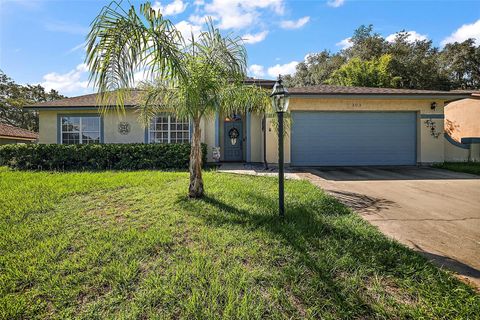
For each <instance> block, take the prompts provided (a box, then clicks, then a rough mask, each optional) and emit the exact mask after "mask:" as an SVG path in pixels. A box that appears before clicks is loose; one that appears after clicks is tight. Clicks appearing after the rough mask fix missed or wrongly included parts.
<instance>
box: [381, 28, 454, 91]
mask: <svg viewBox="0 0 480 320" xmlns="http://www.w3.org/2000/svg"><path fill="white" fill-rule="evenodd" d="M409 38H410V34H409V33H408V32H406V31H400V32H397V33H396V35H395V38H394V40H393V41H391V42H390V43H387V48H386V51H387V52H388V53H389V54H390V55H391V56H392V61H391V65H390V70H391V73H392V74H393V75H395V76H397V77H399V78H400V79H401V80H400V82H399V83H398V87H400V88H408V89H433V90H448V89H449V82H448V79H447V78H446V77H445V76H443V75H442V74H441V72H440V68H439V53H438V52H439V51H438V48H435V47H433V46H432V41H430V40H418V39H417V40H414V41H411V39H409Z"/></svg>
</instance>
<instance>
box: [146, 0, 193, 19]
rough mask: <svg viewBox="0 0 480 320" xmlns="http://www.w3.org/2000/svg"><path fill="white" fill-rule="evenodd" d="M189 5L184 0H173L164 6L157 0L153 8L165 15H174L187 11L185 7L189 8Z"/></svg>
mask: <svg viewBox="0 0 480 320" xmlns="http://www.w3.org/2000/svg"><path fill="white" fill-rule="evenodd" d="M187 5H188V4H187V3H184V2H183V1H182V0H173V1H172V2H171V3H169V4H167V5H166V6H163V5H162V4H161V3H160V1H155V3H154V4H153V5H152V8H153V9H154V10H157V11H160V13H161V14H163V15H164V16H173V15H176V14H180V13H182V12H183V11H185V9H187Z"/></svg>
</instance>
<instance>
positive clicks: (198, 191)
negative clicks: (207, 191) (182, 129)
mask: <svg viewBox="0 0 480 320" xmlns="http://www.w3.org/2000/svg"><path fill="white" fill-rule="evenodd" d="M200 138H201V129H200V118H199V117H198V118H195V119H193V138H192V146H191V150H190V186H189V188H188V196H189V197H190V198H201V197H203V193H204V190H203V178H202V146H201V141H200Z"/></svg>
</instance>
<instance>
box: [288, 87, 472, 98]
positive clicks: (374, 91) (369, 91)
mask: <svg viewBox="0 0 480 320" xmlns="http://www.w3.org/2000/svg"><path fill="white" fill-rule="evenodd" d="M288 91H289V92H290V93H291V94H292V95H308V94H312V95H319V94H322V95H337V94H341V95H344V94H345V95H349V94H351V95H442V96H449V95H452V96H458V95H470V94H472V93H473V91H463V92H458V91H457V92H455V91H437V90H415V89H393V88H370V87H346V86H333V85H324V84H322V85H316V86H308V87H296V88H289V89H288Z"/></svg>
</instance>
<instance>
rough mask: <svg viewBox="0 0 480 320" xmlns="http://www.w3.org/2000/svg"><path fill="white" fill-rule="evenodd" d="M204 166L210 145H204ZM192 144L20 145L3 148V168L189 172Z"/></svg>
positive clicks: (0, 149)
mask: <svg viewBox="0 0 480 320" xmlns="http://www.w3.org/2000/svg"><path fill="white" fill-rule="evenodd" d="M202 152H203V163H206V157H207V146H206V145H205V144H202ZM189 158H190V144H188V143H179V144H140V143H138V144H77V145H60V144H22V145H20V144H17V145H4V146H1V147H0V165H6V166H9V167H10V168H14V169H21V170H105V169H112V170H141V169H187V168H188V163H189Z"/></svg>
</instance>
